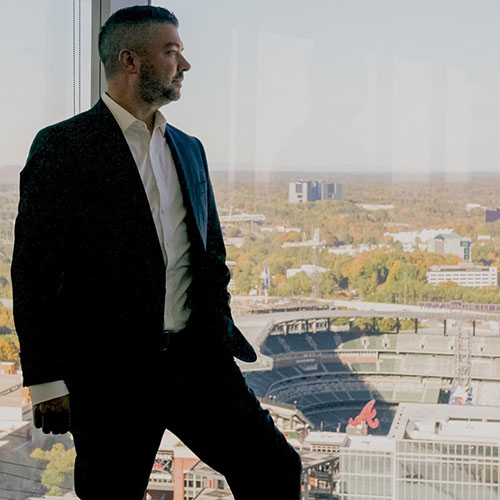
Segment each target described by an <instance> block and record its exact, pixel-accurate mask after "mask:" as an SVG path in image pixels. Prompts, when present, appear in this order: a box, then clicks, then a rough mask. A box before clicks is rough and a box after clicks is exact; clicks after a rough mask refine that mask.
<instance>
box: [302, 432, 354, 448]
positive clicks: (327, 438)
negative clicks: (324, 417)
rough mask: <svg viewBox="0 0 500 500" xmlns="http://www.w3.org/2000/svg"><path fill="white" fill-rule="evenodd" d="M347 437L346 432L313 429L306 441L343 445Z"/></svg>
mask: <svg viewBox="0 0 500 500" xmlns="http://www.w3.org/2000/svg"><path fill="white" fill-rule="evenodd" d="M345 439H346V434H345V432H326V431H323V432H322V431H312V432H309V434H308V435H307V437H306V439H305V442H306V443H315V444H316V443H317V444H336V445H339V446H340V445H342V444H343V443H344V441H345Z"/></svg>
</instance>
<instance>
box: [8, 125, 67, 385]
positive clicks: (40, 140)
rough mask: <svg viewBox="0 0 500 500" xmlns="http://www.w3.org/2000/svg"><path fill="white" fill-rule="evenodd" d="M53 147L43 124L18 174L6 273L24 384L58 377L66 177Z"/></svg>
mask: <svg viewBox="0 0 500 500" xmlns="http://www.w3.org/2000/svg"><path fill="white" fill-rule="evenodd" d="M58 148H59V145H58V141H56V140H54V139H53V138H51V134H50V133H49V132H48V131H47V129H45V130H43V131H41V132H39V134H38V135H37V136H36V138H35V140H34V142H33V145H32V146H31V150H30V153H29V156H28V160H27V163H26V166H25V167H24V169H23V170H22V172H21V176H20V198H19V210H18V215H17V219H16V223H15V242H14V252H13V260H12V267H11V275H12V288H13V299H14V306H13V309H14V322H15V326H16V331H17V334H18V336H19V342H20V346H21V352H20V357H21V366H22V370H23V379H24V380H23V382H24V385H25V386H30V385H35V384H41V383H46V382H51V381H55V380H62V379H64V369H63V366H64V362H63V360H64V349H63V342H62V341H61V340H62V337H61V335H60V332H61V331H62V329H63V328H64V324H63V323H64V322H63V318H62V308H61V294H62V291H63V287H64V262H65V255H64V247H65V245H64V239H65V237H66V236H67V234H68V225H69V218H68V206H69V195H68V190H69V180H68V179H67V178H65V177H67V176H65V175H62V172H63V171H64V169H63V168H61V166H62V164H63V163H64V162H63V161H62V158H61V156H62V157H64V155H62V154H61V152H60V151H58Z"/></svg>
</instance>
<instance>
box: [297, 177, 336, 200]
mask: <svg viewBox="0 0 500 500" xmlns="http://www.w3.org/2000/svg"><path fill="white" fill-rule="evenodd" d="M288 189H289V191H288V202H289V203H305V202H308V201H323V200H341V199H342V184H339V183H338V182H334V183H326V182H325V181H297V182H290V184H289V188H288Z"/></svg>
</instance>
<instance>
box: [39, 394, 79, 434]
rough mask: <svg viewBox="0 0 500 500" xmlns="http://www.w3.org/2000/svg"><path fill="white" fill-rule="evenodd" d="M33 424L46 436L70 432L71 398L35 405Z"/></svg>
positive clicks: (66, 397)
mask: <svg viewBox="0 0 500 500" xmlns="http://www.w3.org/2000/svg"><path fill="white" fill-rule="evenodd" d="M33 422H34V424H35V427H36V428H37V429H42V431H43V432H44V433H45V434H49V433H51V432H52V433H53V434H64V433H65V432H68V431H69V430H70V425H71V412H70V407H69V396H68V395H66V396H61V397H59V398H54V399H49V400H48V401H43V402H42V403H38V404H35V405H33Z"/></svg>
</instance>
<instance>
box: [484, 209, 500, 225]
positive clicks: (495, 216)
mask: <svg viewBox="0 0 500 500" xmlns="http://www.w3.org/2000/svg"><path fill="white" fill-rule="evenodd" d="M499 219H500V208H495V209H494V210H491V209H487V210H486V211H485V220H486V222H495V221H497V220H499Z"/></svg>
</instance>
